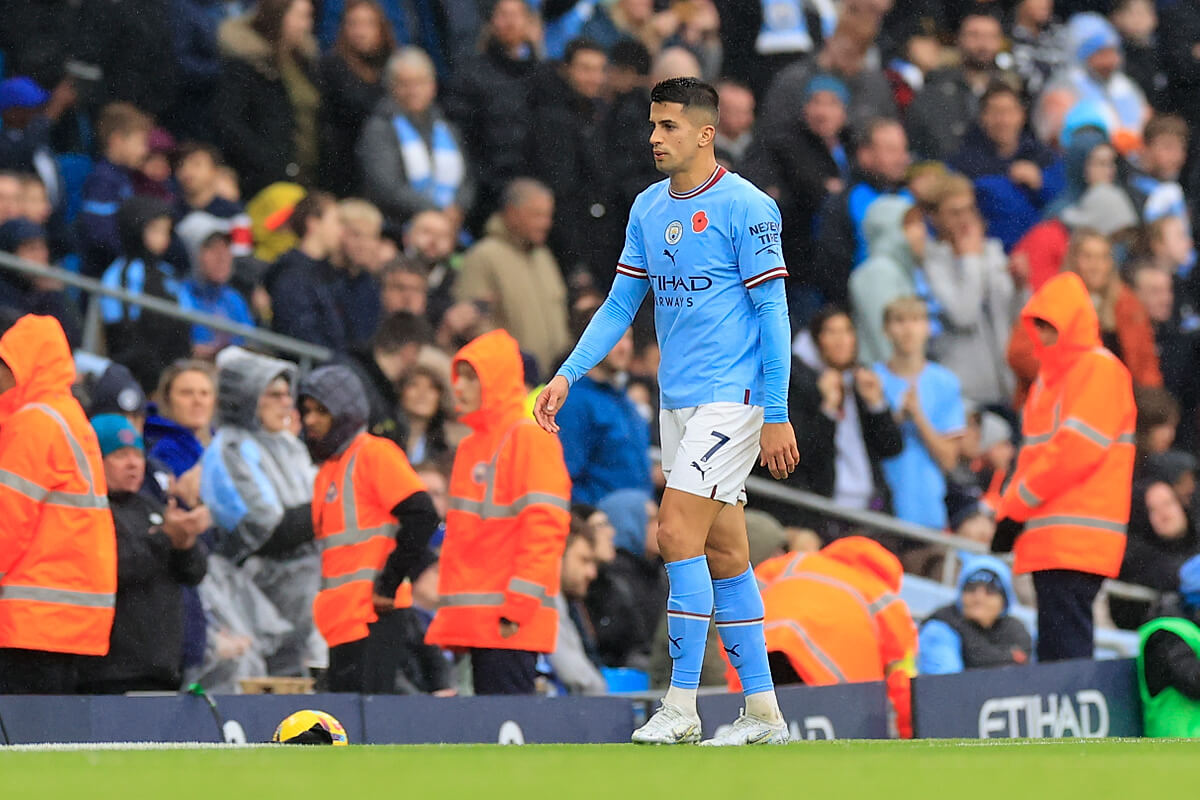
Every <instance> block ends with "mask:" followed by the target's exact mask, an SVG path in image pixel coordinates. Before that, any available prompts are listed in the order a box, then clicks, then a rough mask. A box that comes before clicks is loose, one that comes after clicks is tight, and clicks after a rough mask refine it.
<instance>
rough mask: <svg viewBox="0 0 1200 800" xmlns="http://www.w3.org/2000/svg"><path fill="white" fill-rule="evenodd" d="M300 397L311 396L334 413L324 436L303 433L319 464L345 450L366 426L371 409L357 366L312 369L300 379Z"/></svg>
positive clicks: (309, 450) (314, 458) (305, 441)
mask: <svg viewBox="0 0 1200 800" xmlns="http://www.w3.org/2000/svg"><path fill="white" fill-rule="evenodd" d="M298 395H299V397H301V398H304V397H311V398H312V399H313V400H316V401H317V402H318V403H320V404H321V405H323V406H325V409H326V410H327V411H328V412H329V413H330V414H331V415H333V425H332V426H331V427H330V429H329V433H327V434H326V435H325V437H324V438H323V439H316V440H314V439H312V438H310V437H309V436H308V435H307V432H306V433H305V436H304V443H305V444H306V445H308V452H309V453H310V454H311V455H312V459H313V463H315V464H320V463H321V462H322V461H328V460H329V459H331V458H336V457H337V456H339V455H341V454H342V453H344V452H345V451H346V448H347V447H349V446H350V443H351V442H352V441H354V437H356V436H358V434H359V433H361V432H362V431H364V430H366V427H367V417H368V416H369V415H370V413H371V410H370V408H369V407H368V405H367V394H366V389H365V388H364V387H363V385H362V381H361V380H359V378H358V376H357V375H355V374H354V370H352V369H350V368H349V367H346V366H343V365H341V364H332V365H330V366H327V367H321V368H319V369H316V370H313V371H312V372H311V373H309V374H308V375H307V376H305V377H304V378H303V379H302V380H301V381H300V391H299V393H298Z"/></svg>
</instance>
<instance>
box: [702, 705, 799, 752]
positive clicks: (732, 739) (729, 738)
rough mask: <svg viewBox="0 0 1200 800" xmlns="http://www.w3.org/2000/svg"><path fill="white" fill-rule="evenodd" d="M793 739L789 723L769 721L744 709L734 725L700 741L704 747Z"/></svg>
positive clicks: (780, 741) (783, 742)
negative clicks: (752, 715) (789, 733)
mask: <svg viewBox="0 0 1200 800" xmlns="http://www.w3.org/2000/svg"><path fill="white" fill-rule="evenodd" d="M790 740H791V737H790V736H789V735H788V727H787V723H786V722H784V721H782V720H780V721H779V722H767V721H766V720H765V719H759V718H758V717H751V716H747V715H746V713H745V712H744V711H743V712H742V714H741V716H739V717H738V718H737V719H735V720H734V721H733V724H732V725H723V726H721V727H720V728H718V729H717V735H716V736H714V737H713V738H711V739H705V740H704V741H703V742H701V743H700V745H701V746H702V747H738V746H740V745H744V744H787V743H788V742H789V741H790Z"/></svg>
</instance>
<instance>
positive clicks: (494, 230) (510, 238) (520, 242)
mask: <svg viewBox="0 0 1200 800" xmlns="http://www.w3.org/2000/svg"><path fill="white" fill-rule="evenodd" d="M483 232H484V235H485V236H494V237H495V238H497V239H502V240H504V241H505V242H508V243H509V244H510V245H512V246H513V247H515V248H517V249H518V250H520V251H522V252H524V253H528V252H530V251H532V250H536V249H537V246H535V245H532V244H530V243H529V242H527V241H525V240H524V239H522V238H520V237H519V236H517V235H516V234H514V233H513V232H512V231H511V230H509V229H508V226H507V225H505V224H504V215H503V214H502V213H501V212H499V211H497V212H496V213H495V214H492V216H490V217H488V221H487V224H486V225H484V228H483Z"/></svg>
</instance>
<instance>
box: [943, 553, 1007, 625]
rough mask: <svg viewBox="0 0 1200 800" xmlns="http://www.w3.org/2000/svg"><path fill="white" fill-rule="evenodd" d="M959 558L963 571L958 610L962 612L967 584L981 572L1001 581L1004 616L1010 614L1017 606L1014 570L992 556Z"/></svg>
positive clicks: (959, 585)
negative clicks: (1013, 578) (964, 589)
mask: <svg viewBox="0 0 1200 800" xmlns="http://www.w3.org/2000/svg"><path fill="white" fill-rule="evenodd" d="M959 557H960V558H961V559H962V569H960V570H959V572H958V587H957V589H956V592H955V594H956V598H955V600H954V604H955V605H956V606H958V610H959V611H962V595H963V587H964V586H966V585H967V582H968V581H969V580H970V579H971V578H973V577H975V576H976V575H977V574H979V573H980V572H991V573H992V574H994V575H995V576H996V577H997V578H999V579H1000V585H1001V586H1003V587H1004V614H1008V613H1009V611H1011V610H1012V608H1013V606H1015V605H1016V604H1017V592H1016V590H1015V589H1013V582H1012V570H1011V569H1009V568H1008V565H1007V564H1005V563H1004V562H1003V561H1001V560H1000V559H998V558H992V557H991V556H977V555H969V554H966V553H963V554H961V555H960V556H959Z"/></svg>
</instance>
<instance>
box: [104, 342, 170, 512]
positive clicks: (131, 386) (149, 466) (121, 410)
mask: <svg viewBox="0 0 1200 800" xmlns="http://www.w3.org/2000/svg"><path fill="white" fill-rule="evenodd" d="M88 394H89V398H90V402H89V404H88V409H87V411H88V416H89V417H91V418H93V419H94V418H95V417H98V416H100V415H101V414H117V415H119V416H122V417H124V418H125V419H127V420H128V421H129V424H130V425H132V426H133V429H134V430H135V431H137V432H138V435H139V436H141V435H142V433H143V432H144V430H145V428H146V412H147V406H148V405H149V403H148V401H147V400H146V393H145V391H143V390H142V385H141V384H140V383H138V382H137V380H136V379H135V378H134V377H133V373H132V372H130V371H129V367H126V366H125V365H124V364H118V363H117V362H115V361H112V362H109V364H108V367H107V368H105V370H104V372H103V373H101V374H100V376H99V377H97V378H96V379H95V382H94V383H92V385H91V387H90V390H89V392H88ZM174 479H175V476H174V475H173V474H172V472H171V468H170V467H168V466H167V465H166V464H164V463H163V462H162V461H161V460H160V459H158V458H155V457H154V456H152V455H149V454H146V479H145V480H144V481H143V482H142V487H141V488H140V489H139V490H138V491H139V492H140V493H141V494H143V495H145V496H146V497H148V498H150V499H151V500H156V501H157V502H159V503H161V504H162V505H166V503H167V498H168V496H169V495H168V493H169V491H170V489H171V484H172V482H173V481H174Z"/></svg>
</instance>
